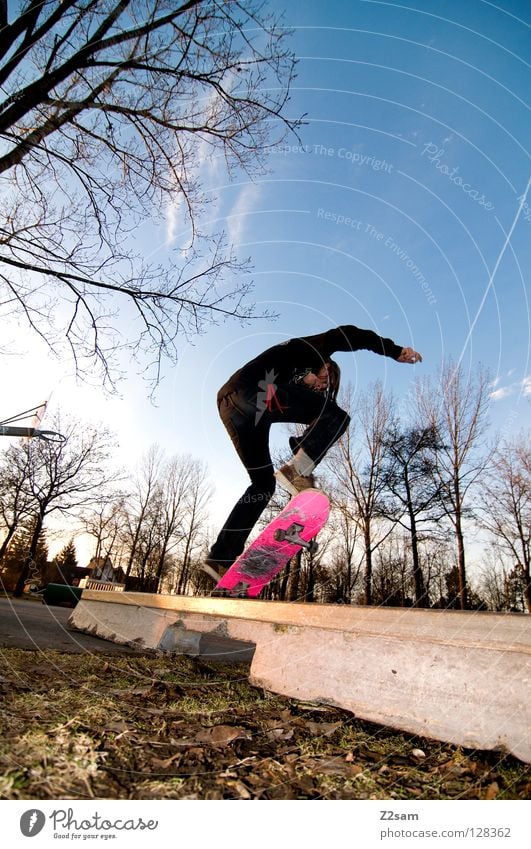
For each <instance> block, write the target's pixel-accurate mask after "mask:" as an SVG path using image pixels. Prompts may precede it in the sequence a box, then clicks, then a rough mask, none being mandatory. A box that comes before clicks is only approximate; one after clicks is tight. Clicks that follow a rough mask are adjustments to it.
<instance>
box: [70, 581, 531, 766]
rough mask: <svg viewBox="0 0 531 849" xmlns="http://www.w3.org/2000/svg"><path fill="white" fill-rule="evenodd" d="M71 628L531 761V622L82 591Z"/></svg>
mask: <svg viewBox="0 0 531 849" xmlns="http://www.w3.org/2000/svg"><path fill="white" fill-rule="evenodd" d="M69 624H70V627H72V628H73V629H75V630H79V631H83V632H86V633H91V634H94V635H96V636H99V637H101V638H103V639H106V640H111V641H112V642H115V643H121V644H124V645H134V646H137V647H143V648H146V649H149V650H155V651H157V652H161V653H162V652H163V653H176V654H185V655H191V656H199V657H205V658H208V659H209V660H213V659H217V660H219V661H223V662H227V661H230V660H233V661H239V662H242V661H244V662H250V673H249V679H250V681H251V683H252V684H254V685H256V686H260V687H263V688H265V689H266V690H269V691H271V692H275V693H279V694H281V695H284V696H287V697H289V698H294V699H299V700H302V701H306V702H315V703H319V704H328V705H333V706H336V707H340V708H343V709H344V710H348V711H350V712H351V713H353V714H354V715H355V716H357V717H358V718H360V719H364V720H368V721H370V722H375V723H378V724H380V725H384V726H387V727H391V728H395V729H398V730H400V731H405V732H408V733H411V734H418V735H420V736H424V737H428V738H431V739H435V740H440V741H443V742H447V743H452V744H454V745H457V746H462V747H464V748H469V749H483V750H488V749H491V750H503V751H507V752H510V753H511V754H512V755H514V756H515V757H517V758H519V759H520V760H523V761H524V762H526V763H531V699H530V683H531V674H530V673H531V617H530V616H528V615H525V614H511V613H488V612H468V611H463V612H461V611H443V610H420V609H411V608H390V607H357V606H351V605H331V604H330V605H314V604H302V603H293V602H270V601H257V600H244V599H225V598H192V597H188V596H171V595H150V594H147V593H127V592H124V593H113V592H106V591H100V590H84V591H83V594H82V597H81V600H80V602H79V603H78V605H77V607H76V608H75V609H74V611H73V613H72V615H71V617H70V620H69Z"/></svg>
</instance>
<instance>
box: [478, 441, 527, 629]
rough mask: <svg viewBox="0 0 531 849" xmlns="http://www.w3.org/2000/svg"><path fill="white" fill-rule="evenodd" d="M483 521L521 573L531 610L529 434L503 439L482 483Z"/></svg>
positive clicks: (525, 594) (484, 525)
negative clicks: (512, 438) (509, 439)
mask: <svg viewBox="0 0 531 849" xmlns="http://www.w3.org/2000/svg"><path fill="white" fill-rule="evenodd" d="M481 505H482V509H481V524H482V525H483V527H484V528H486V529H487V530H488V531H489V532H490V533H491V534H492V536H493V537H494V538H495V540H496V541H497V543H498V544H499V545H500V546H501V548H502V550H504V552H505V553H506V554H507V555H508V556H509V558H510V559H511V560H512V563H513V565H515V566H516V567H517V571H518V572H519V573H520V576H521V581H522V585H523V591H524V598H525V602H526V606H527V610H528V612H529V613H531V574H530V563H531V550H530V547H531V546H530V542H531V453H530V440H529V434H525V433H521V434H520V435H519V436H518V437H516V438H515V439H514V440H512V441H508V440H506V441H505V442H502V443H501V445H500V446H499V447H498V449H497V450H496V451H495V453H494V455H493V458H492V463H491V466H490V468H489V473H488V476H487V477H486V479H485V481H484V485H483V487H482V499H481Z"/></svg>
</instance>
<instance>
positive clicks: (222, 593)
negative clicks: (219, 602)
mask: <svg viewBox="0 0 531 849" xmlns="http://www.w3.org/2000/svg"><path fill="white" fill-rule="evenodd" d="M229 595H230V593H229V590H225V589H219V590H212V592H211V593H210V597H211V598H228V597H229Z"/></svg>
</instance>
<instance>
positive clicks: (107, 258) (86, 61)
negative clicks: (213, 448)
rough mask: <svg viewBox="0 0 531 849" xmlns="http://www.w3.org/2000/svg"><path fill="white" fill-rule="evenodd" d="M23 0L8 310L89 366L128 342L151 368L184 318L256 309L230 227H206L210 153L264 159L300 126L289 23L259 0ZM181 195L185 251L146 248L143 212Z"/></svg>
mask: <svg viewBox="0 0 531 849" xmlns="http://www.w3.org/2000/svg"><path fill="white" fill-rule="evenodd" d="M10 5H11V4H5V3H4V4H3V6H2V9H1V14H0V23H2V40H1V42H0V63H1V64H0V85H1V92H2V100H1V102H0V136H1V138H2V152H1V155H0V174H2V175H3V179H4V183H3V209H4V215H3V221H2V224H1V226H0V305H1V308H2V313H3V315H4V316H5V315H7V314H9V313H11V314H12V315H14V316H15V317H16V319H17V320H18V321H19V323H20V325H21V326H24V327H29V328H30V329H31V330H32V331H34V332H35V333H36V334H38V335H39V336H40V337H41V338H42V339H43V340H44V341H45V342H46V344H47V345H48V346H49V347H50V349H51V350H52V351H54V352H56V353H63V347H62V340H65V341H66V344H67V349H68V346H69V350H70V353H71V355H72V356H73V358H74V361H75V363H76V367H77V369H78V372H79V373H86V371H87V370H90V369H91V368H93V367H95V366H96V367H99V368H100V369H101V370H102V371H103V374H104V376H105V378H106V379H107V380H108V381H110V382H111V383H112V381H113V376H114V367H115V362H114V357H113V355H114V354H115V353H116V352H117V351H119V350H120V349H122V350H123V347H124V346H127V347H128V348H129V350H130V351H132V352H133V353H135V354H138V355H139V356H140V357H141V358H142V361H143V362H144V361H145V358H146V356H147V357H148V358H149V361H148V367H149V366H152V369H151V370H150V374H151V376H152V377H153V379H155V380H156V379H157V378H158V374H159V368H160V361H161V357H162V356H164V355H167V356H169V357H172V358H175V357H176V356H177V348H176V345H177V340H178V338H180V336H181V335H182V334H187V333H190V334H195V333H197V332H198V331H200V330H201V328H202V326H203V325H204V323H205V322H207V321H211V320H215V319H216V317H223V316H227V315H230V316H236V317H239V318H246V317H248V316H249V315H250V314H251V313H252V310H253V307H252V305H249V304H248V303H247V298H246V295H247V294H248V291H249V285H248V283H246V282H245V281H243V282H242V280H241V279H240V275H239V272H240V271H241V270H242V266H241V265H240V264H239V263H238V262H237V261H236V260H235V257H234V255H233V253H232V251H231V250H230V249H228V250H227V249H226V247H225V245H224V239H223V236H222V234H212V233H209V234H206V235H208V239H206V240H202V233H201V228H200V226H199V214H200V210H201V209H202V208H203V205H204V203H205V201H206V200H207V197H206V196H205V194H204V192H203V190H202V187H201V184H200V181H199V179H198V166H199V165H200V164H201V163H204V162H207V161H209V162H212V160H213V159H214V157H219V161H220V162H222V163H223V164H224V165H225V166H226V167H228V169H229V171H230V170H231V169H234V168H243V169H246V170H247V171H248V172H250V173H252V172H253V171H255V169H257V168H260V167H262V162H263V153H264V151H265V149H266V148H267V146H268V145H274V144H276V143H277V142H279V141H280V140H281V139H282V138H283V137H284V136H285V133H286V132H290V131H291V130H293V129H295V128H296V126H297V125H298V123H299V122H298V121H296V120H291V119H290V118H289V117H288V116H287V115H286V112H287V102H288V96H289V88H290V84H291V81H292V78H293V69H294V61H293V56H292V54H291V53H290V51H289V50H288V49H287V47H286V39H287V38H288V37H289V33H288V31H287V30H286V29H285V28H284V27H282V26H281V22H280V21H279V20H277V19H275V18H274V17H273V16H272V15H268V14H267V13H266V11H264V4H263V3H262V2H253V0H249V2H245V3H244V2H241V1H240V0H187V1H185V2H181V3H172V2H168V0H104V2H94V0H47V2H40V0H25V2H22V3H17V4H15V3H13V4H12V7H13V8H12V14H11V16H9V15H8V9H9V6H10ZM177 206H178V212H177V215H178V216H180V217H182V220H183V227H182V229H183V231H184V233H185V236H183V239H182V242H181V244H179V245H178V250H179V253H178V254H177V256H176V257H174V258H173V260H171V261H168V263H167V265H164V264H162V265H161V264H159V263H157V262H153V263H149V262H148V263H146V262H145V261H144V260H143V259H142V258H141V257H140V256H139V255H138V251H137V250H136V248H135V236H136V233H137V230H138V226H139V224H140V223H143V222H145V221H146V220H147V219H148V218H149V219H151V220H153V221H156V220H157V218H158V219H159V220H160V219H161V216H162V215H163V214H164V212H165V211H166V210H167V209H168V207H169V208H171V209H173V210H174V211H175V209H176V207H177ZM183 256H185V257H186V258H185V259H183ZM231 271H232V272H234V273H235V274H237V275H238V276H237V277H236V280H235V282H234V284H233V285H232V287H229V288H227V289H226V290H223V291H220V290H219V288H218V287H217V283H218V281H219V279H220V275H221V274H222V273H223V272H231ZM119 314H121V315H122V317H123V320H122V321H120V320H119Z"/></svg>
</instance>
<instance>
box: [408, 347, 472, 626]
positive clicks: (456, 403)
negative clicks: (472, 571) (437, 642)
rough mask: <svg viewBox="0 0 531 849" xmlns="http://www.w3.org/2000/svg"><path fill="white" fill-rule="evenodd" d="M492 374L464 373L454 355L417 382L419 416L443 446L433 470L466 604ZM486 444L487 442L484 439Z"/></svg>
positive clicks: (463, 605)
mask: <svg viewBox="0 0 531 849" xmlns="http://www.w3.org/2000/svg"><path fill="white" fill-rule="evenodd" d="M487 387H488V376H487V374H486V372H484V371H483V370H482V369H481V368H478V370H477V371H476V373H475V374H470V375H468V376H465V374H464V371H463V367H462V366H461V365H459V364H456V363H453V362H452V361H451V360H448V361H447V362H445V363H444V364H443V366H442V368H441V371H440V375H439V380H438V383H437V384H436V385H434V384H433V382H432V381H430V380H429V379H428V380H426V381H421V382H420V381H419V383H418V384H417V390H418V392H417V404H418V413H419V416H420V421H424V422H425V424H426V426H427V427H428V426H432V427H434V428H435V429H436V431H437V432H438V434H439V437H440V442H441V446H440V448H439V449H438V450H437V451H436V452H435V454H434V475H435V479H436V481H437V482H438V484H439V485H440V487H441V504H442V505H443V507H444V509H445V511H446V515H447V516H448V519H449V520H450V522H451V524H452V526H453V530H454V534H455V540H456V548H457V575H458V583H459V603H460V607H461V609H463V610H465V609H466V608H467V607H468V598H467V592H468V591H467V575H466V552H465V520H466V518H467V515H470V504H469V502H470V497H471V495H472V493H473V491H474V487H475V486H476V485H477V483H478V481H479V479H480V477H481V475H482V474H483V472H484V470H485V467H486V465H487V463H488V453H487V452H485V451H483V453H482V450H479V451H478V447H479V446H480V441H481V437H482V436H483V434H484V432H485V429H486V426H487V415H486V414H487V400H488V393H487ZM481 449H483V445H481Z"/></svg>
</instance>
